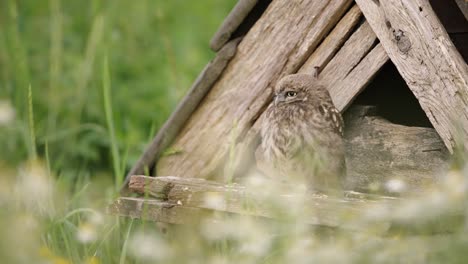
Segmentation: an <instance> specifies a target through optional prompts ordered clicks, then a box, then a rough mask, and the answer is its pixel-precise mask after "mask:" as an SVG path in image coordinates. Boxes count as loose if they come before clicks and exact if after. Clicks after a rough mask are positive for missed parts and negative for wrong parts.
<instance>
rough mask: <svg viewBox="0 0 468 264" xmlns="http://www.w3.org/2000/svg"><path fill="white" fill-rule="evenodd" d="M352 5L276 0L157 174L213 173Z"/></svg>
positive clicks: (333, 1) (336, 1)
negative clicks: (276, 87) (284, 78)
mask: <svg viewBox="0 0 468 264" xmlns="http://www.w3.org/2000/svg"><path fill="white" fill-rule="evenodd" d="M350 4H351V1H350V0H328V1H317V0H304V1H287V0H276V1H273V2H272V3H271V4H270V5H269V6H268V8H267V10H266V11H265V13H264V14H263V15H262V17H261V18H260V19H259V20H258V21H257V23H256V24H255V25H254V27H253V28H252V29H251V30H250V31H249V32H248V34H247V35H246V36H245V37H244V39H243V41H242V42H241V43H240V44H239V46H238V51H237V53H236V55H235V56H234V58H233V59H232V61H231V62H230V63H229V65H228V67H227V68H226V70H225V71H224V72H223V75H222V76H221V78H220V79H219V80H218V81H217V83H216V84H215V85H214V87H213V88H212V90H211V91H210V93H209V94H208V95H207V96H206V97H205V99H204V100H203V102H202V103H201V104H200V106H199V107H198V109H197V110H196V111H195V112H194V114H193V115H192V116H191V118H190V119H189V120H188V122H187V123H186V125H185V127H184V128H183V130H182V131H181V133H179V135H178V136H177V138H176V140H175V143H174V144H173V145H172V148H174V149H178V150H180V151H181V153H180V154H179V155H174V156H169V157H162V158H161V159H160V160H159V162H158V164H157V170H158V175H175V176H183V177H202V178H206V177H209V176H210V175H211V174H213V173H214V171H215V170H216V169H217V168H219V166H220V165H222V164H223V162H224V160H225V157H226V154H227V153H228V150H229V147H230V145H232V144H235V142H236V141H237V140H238V139H239V138H240V137H242V136H243V135H244V134H245V133H246V132H247V130H248V129H249V128H250V126H251V125H252V123H253V122H254V121H255V119H256V118H257V117H258V116H259V114H260V112H261V110H262V109H263V108H264V107H265V105H266V104H267V103H269V101H270V100H271V88H272V87H274V85H275V84H276V82H277V81H278V80H279V79H280V78H281V77H282V76H284V75H287V74H290V73H294V72H296V71H297V70H298V67H300V66H301V65H302V64H303V63H304V61H305V60H306V59H307V58H308V57H309V56H310V54H311V53H312V52H313V50H314V49H315V48H316V46H317V45H318V44H319V43H320V41H321V40H323V38H324V37H325V35H326V34H327V33H328V32H329V31H330V30H331V28H332V27H333V26H334V25H335V24H336V23H337V21H338V20H339V19H340V18H341V16H342V15H343V14H344V12H345V11H346V10H347V8H348V7H349V6H350Z"/></svg>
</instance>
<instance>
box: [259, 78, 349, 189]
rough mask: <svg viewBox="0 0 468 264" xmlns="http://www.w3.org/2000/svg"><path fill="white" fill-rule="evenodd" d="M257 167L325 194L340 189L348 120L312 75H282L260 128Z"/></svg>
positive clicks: (279, 177) (264, 171) (271, 174)
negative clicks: (345, 122) (344, 118)
mask: <svg viewBox="0 0 468 264" xmlns="http://www.w3.org/2000/svg"><path fill="white" fill-rule="evenodd" d="M260 136H261V143H260V146H259V148H258V149H257V152H256V161H257V167H258V169H259V170H260V171H261V172H262V173H263V174H265V175H267V176H269V177H274V178H278V179H280V180H283V181H286V182H300V183H304V184H306V185H307V187H308V189H309V190H312V191H314V192H320V193H330V191H332V190H333V191H336V190H341V189H342V185H343V178H344V173H345V154H344V153H345V152H344V142H343V119H342V117H341V114H340V112H339V111H338V110H337V109H336V108H335V106H334V105H333V102H332V100H331V97H330V94H329V93H328V90H327V89H326V88H325V87H324V86H322V85H320V84H319V83H318V80H317V79H316V78H314V77H313V76H312V75H307V74H293V75H288V76H286V77H284V78H283V79H281V80H280V81H279V82H278V84H277V86H276V88H275V97H274V100H273V102H272V103H271V104H270V105H269V106H268V108H267V109H266V112H265V116H264V119H263V122H262V124H261V128H260Z"/></svg>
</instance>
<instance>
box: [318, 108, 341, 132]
mask: <svg viewBox="0 0 468 264" xmlns="http://www.w3.org/2000/svg"><path fill="white" fill-rule="evenodd" d="M318 110H319V112H320V113H322V115H323V116H324V118H325V120H327V121H328V122H329V123H330V124H331V125H332V128H333V130H334V131H335V132H336V133H338V134H339V135H341V136H343V133H344V121H343V117H342V116H341V113H340V111H338V109H336V107H335V106H334V105H333V103H331V102H330V103H327V104H321V105H319V106H318Z"/></svg>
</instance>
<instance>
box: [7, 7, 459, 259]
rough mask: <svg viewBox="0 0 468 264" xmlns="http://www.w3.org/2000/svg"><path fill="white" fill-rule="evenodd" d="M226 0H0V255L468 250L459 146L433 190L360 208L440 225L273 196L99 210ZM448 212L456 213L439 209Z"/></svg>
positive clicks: (200, 54)
mask: <svg viewBox="0 0 468 264" xmlns="http://www.w3.org/2000/svg"><path fill="white" fill-rule="evenodd" d="M235 2H236V1H235V0H197V1H184V0H171V1H168V0H136V1H127V0H90V1H79V0H70V1H61V0H48V1H37V0H0V226H1V227H0V236H1V237H2V240H1V242H0V260H1V262H2V263H55V264H58V263H61V264H64V263H89V264H91V263H92V264H96V263H213V264H214V263H216V264H218V263H239V262H240V263H287V262H290V263H464V262H465V259H466V258H467V257H468V253H467V252H466V248H467V246H468V239H467V237H468V236H467V232H468V231H467V230H468V221H467V220H466V219H468V218H467V216H468V203H467V189H468V188H467V186H468V184H467V180H466V179H467V176H468V172H467V171H466V170H465V169H464V163H465V162H464V161H465V160H466V159H465V156H463V157H462V158H460V159H459V160H460V162H459V164H460V166H459V167H458V168H457V169H456V170H454V171H452V172H451V173H449V174H448V176H447V181H446V182H445V183H444V184H443V188H442V189H441V190H434V191H430V192H428V193H426V194H424V195H423V196H420V197H417V198H414V199H412V200H410V201H408V203H406V204H403V206H402V208H401V209H400V210H396V211H394V212H393V211H388V210H387V211H386V210H385V208H372V207H371V208H369V215H368V216H367V217H369V216H372V217H377V218H380V219H381V220H382V221H383V222H385V220H386V219H388V218H390V217H400V218H402V220H404V221H407V222H411V223H413V224H414V223H416V224H417V223H419V222H421V223H422V222H424V221H426V220H427V219H434V220H438V221H439V225H441V226H442V227H447V229H448V230H450V232H448V231H447V232H439V231H437V232H435V230H433V229H432V228H431V227H430V226H429V227H422V228H421V230H418V234H417V235H408V234H405V233H401V234H400V233H398V232H394V233H392V235H391V236H384V237H382V236H380V235H379V234H376V233H375V232H374V230H373V227H372V226H369V227H366V225H365V222H363V227H364V228H363V230H362V232H355V231H353V232H350V231H342V230H331V229H327V228H323V227H313V226H309V225H305V224H303V222H302V220H303V216H302V215H301V210H300V208H295V207H291V205H289V204H281V201H277V199H275V197H272V199H271V201H272V203H276V202H279V204H278V205H275V206H272V207H276V208H278V215H281V220H282V221H265V220H264V219H257V218H255V217H253V218H252V217H242V216H239V217H232V218H225V219H216V221H214V220H213V219H194V224H193V225H191V226H171V227H169V228H168V233H167V234H164V233H163V232H162V231H161V229H160V228H158V226H157V225H156V224H155V223H152V222H146V221H140V220H132V219H123V218H118V217H115V216H109V215H107V214H106V213H105V209H104V208H105V207H106V205H107V204H109V203H110V202H111V201H112V200H113V199H114V198H115V197H116V195H117V193H116V187H118V186H119V184H120V182H119V181H121V179H122V176H123V172H124V171H125V169H128V168H129V167H130V166H131V165H132V164H133V163H134V162H135V160H136V159H137V158H138V156H139V155H140V154H141V152H142V151H143V148H144V146H145V144H146V143H147V142H148V141H149V139H150V138H151V137H152V136H153V135H154V133H155V132H156V131H157V129H158V128H159V127H160V126H161V125H162V123H163V122H164V121H165V119H166V118H167V116H168V115H169V114H170V112H171V111H172V109H173V108H174V107H175V105H176V103H177V102H178V100H179V99H180V98H181V96H183V94H184V92H185V91H186V89H187V88H188V87H189V86H190V84H191V83H192V81H193V80H194V78H195V76H196V75H197V74H198V73H199V72H200V70H201V69H202V67H203V66H204V65H205V64H206V63H207V62H208V61H209V59H210V58H211V57H212V56H213V53H212V52H211V51H209V49H208V41H209V39H210V37H211V36H212V34H213V33H214V31H215V30H216V28H217V27H218V25H219V24H220V23H221V21H222V19H223V18H224V17H225V16H226V14H227V13H228V11H229V9H230V8H231V7H232V6H233V5H234V3H235ZM111 175H114V176H111ZM272 195H274V192H273V193H272ZM453 212H456V214H457V216H458V217H457V219H458V221H456V222H453V221H451V219H452V218H450V217H448V218H447V219H448V220H447V221H445V215H446V214H451V213H453ZM363 218H365V217H363ZM443 229H444V228H441V230H443ZM439 230H440V229H439Z"/></svg>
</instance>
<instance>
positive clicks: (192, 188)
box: [109, 176, 464, 234]
mask: <svg viewBox="0 0 468 264" xmlns="http://www.w3.org/2000/svg"><path fill="white" fill-rule="evenodd" d="M283 187H285V188H286V190H288V189H289V190H291V189H290V186H288V185H280V186H279V188H278V189H275V190H277V191H274V192H272V190H273V189H269V184H267V185H264V186H262V188H261V189H258V188H255V189H251V188H252V187H250V188H246V187H244V186H240V185H223V184H220V183H216V182H211V181H206V180H201V179H190V178H180V177H155V178H154V177H146V176H133V177H132V178H131V184H130V188H131V190H133V191H135V192H137V193H140V194H145V195H149V196H155V197H158V200H153V199H152V198H150V199H142V198H120V199H119V200H117V201H116V202H115V203H114V204H112V205H111V206H110V207H109V211H110V212H111V213H115V214H119V215H123V216H130V217H137V218H139V217H143V218H145V219H149V220H154V221H163V222H168V223H176V224H180V223H187V224H194V223H196V221H197V220H200V219H207V217H217V216H218V217H219V216H220V215H221V216H229V215H230V217H232V216H235V215H243V216H252V217H255V218H256V219H257V218H260V219H271V220H275V221H281V219H289V220H291V219H293V218H291V217H295V218H294V219H296V221H298V222H302V223H306V224H311V225H317V226H326V227H333V228H341V229H344V230H356V231H364V232H369V231H371V232H372V233H373V234H389V233H392V232H394V231H396V233H397V234H401V233H410V234H413V233H415V234H418V233H423V234H424V233H427V230H431V232H432V233H433V234H434V233H446V232H452V231H454V230H457V228H458V227H459V226H460V225H463V224H464V217H463V213H462V212H463V210H464V209H463V208H464V206H463V205H464V196H459V199H458V200H454V201H452V202H453V204H451V205H453V207H450V208H440V206H439V208H438V211H435V212H425V216H420V215H418V216H417V217H414V218H411V216H409V215H408V212H409V211H408V209H410V208H413V209H412V210H414V204H415V203H418V204H421V206H423V208H422V210H424V209H430V208H431V207H430V206H431V204H430V202H429V204H424V201H426V200H427V198H425V197H421V198H412V199H413V200H412V199H408V200H405V199H397V198H392V197H385V196H377V195H369V194H362V193H356V192H345V197H344V198H342V199H337V198H331V197H327V196H324V195H310V194H309V195H298V192H297V189H296V191H295V192H292V193H289V194H284V190H285V189H283ZM453 197H455V196H453ZM160 199H163V200H164V201H161V200H160ZM417 199H419V200H417ZM460 202H461V203H460ZM424 206H429V207H428V208H425V207H424ZM460 206H461V207H460ZM285 215H289V218H288V217H286V218H285ZM208 220H209V218H208ZM447 221H449V222H450V223H452V224H451V225H450V226H447V225H444V223H447Z"/></svg>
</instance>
